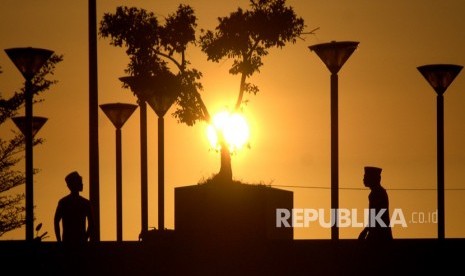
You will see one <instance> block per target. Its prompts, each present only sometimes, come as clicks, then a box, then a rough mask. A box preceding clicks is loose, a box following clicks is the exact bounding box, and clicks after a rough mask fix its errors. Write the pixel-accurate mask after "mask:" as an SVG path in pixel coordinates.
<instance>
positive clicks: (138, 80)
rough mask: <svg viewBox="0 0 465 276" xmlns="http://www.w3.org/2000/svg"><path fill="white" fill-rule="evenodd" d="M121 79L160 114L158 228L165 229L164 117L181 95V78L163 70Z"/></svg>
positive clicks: (140, 98)
mask: <svg viewBox="0 0 465 276" xmlns="http://www.w3.org/2000/svg"><path fill="white" fill-rule="evenodd" d="M120 79H122V80H123V81H124V82H125V83H126V84H128V85H129V86H130V87H131V89H132V91H133V92H134V93H135V94H136V95H137V96H138V97H139V100H144V101H146V102H147V103H148V104H149V105H150V107H151V108H152V109H153V110H154V111H155V113H156V114H157V116H158V229H160V230H164V229H165V196H164V195H165V183H164V182H165V169H164V167H165V150H164V118H163V117H164V116H165V114H166V112H167V111H168V109H169V108H170V107H171V105H173V103H174V102H175V101H176V99H177V97H178V95H179V91H180V87H179V80H178V79H177V77H176V76H175V75H173V74H172V73H170V72H163V73H160V74H159V75H156V76H135V77H124V78H120ZM145 137H146V136H145ZM144 229H146V228H143V230H144Z"/></svg>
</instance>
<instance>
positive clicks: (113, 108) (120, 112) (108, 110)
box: [100, 103, 137, 242]
mask: <svg viewBox="0 0 465 276" xmlns="http://www.w3.org/2000/svg"><path fill="white" fill-rule="evenodd" d="M100 108H101V109H102V111H103V113H105V115H107V117H108V119H110V121H111V122H112V123H113V125H114V126H115V128H116V241H118V242H121V241H123V181H122V171H123V166H122V150H121V128H122V127H123V125H124V123H125V122H126V121H127V120H128V119H129V117H130V116H131V115H132V113H133V112H134V110H136V108H137V105H135V104H125V103H108V104H101V105H100Z"/></svg>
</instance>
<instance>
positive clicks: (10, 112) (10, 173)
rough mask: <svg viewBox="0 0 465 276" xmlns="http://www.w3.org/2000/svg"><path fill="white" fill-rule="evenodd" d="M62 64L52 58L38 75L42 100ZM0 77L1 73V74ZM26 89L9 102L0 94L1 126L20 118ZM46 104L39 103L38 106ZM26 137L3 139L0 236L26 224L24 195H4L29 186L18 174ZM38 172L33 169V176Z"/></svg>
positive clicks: (37, 92) (34, 85) (35, 86)
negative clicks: (10, 120)
mask: <svg viewBox="0 0 465 276" xmlns="http://www.w3.org/2000/svg"><path fill="white" fill-rule="evenodd" d="M62 60H63V56H62V55H57V54H53V55H52V56H51V57H50V58H49V59H48V61H47V62H46V64H45V65H44V66H43V67H42V68H41V70H40V71H39V73H38V74H37V75H36V76H35V77H34V78H33V80H32V91H33V93H34V95H38V96H40V95H41V94H42V93H43V92H44V91H46V90H48V89H50V87H51V86H52V85H54V84H56V83H57V81H56V80H50V79H47V77H48V76H49V75H53V73H54V70H55V67H56V64H58V63H59V62H61V61H62ZM0 73H1V71H0ZM24 92H25V89H24V87H23V88H22V89H21V90H20V91H18V92H15V93H14V94H13V96H11V97H10V98H8V99H5V98H3V97H2V95H1V93H0V125H1V124H3V123H4V122H5V121H6V120H8V119H9V118H11V117H14V116H16V115H17V113H18V110H19V109H20V108H21V107H22V106H23V104H24ZM41 101H43V100H42V99H40V98H39V99H36V100H35V103H37V102H41ZM41 143H43V139H35V140H34V143H33V145H38V144H41ZM24 147H25V145H24V136H23V135H22V134H20V133H18V132H14V137H13V138H11V139H9V140H5V139H4V138H1V137H0V236H2V235H3V234H5V233H6V232H9V231H11V230H14V229H17V228H20V227H21V226H22V225H24V224H25V222H26V221H25V215H24V212H25V206H24V204H23V201H24V196H25V195H24V193H21V194H15V195H5V194H6V193H7V191H9V190H11V189H13V188H15V187H18V186H20V185H22V184H24V183H25V182H26V176H25V174H24V172H22V171H18V170H16V168H15V166H16V164H18V162H19V161H21V159H22V158H23V156H22V155H21V154H22V153H23V152H24ZM37 172H38V170H37V169H34V173H37Z"/></svg>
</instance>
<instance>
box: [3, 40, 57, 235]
mask: <svg viewBox="0 0 465 276" xmlns="http://www.w3.org/2000/svg"><path fill="white" fill-rule="evenodd" d="M5 52H6V54H7V55H8V57H9V58H10V59H11V61H12V62H13V63H14V64H15V65H16V67H17V68H18V70H19V71H20V72H21V74H22V75H23V77H24V78H25V80H26V84H25V91H24V98H25V115H26V116H25V118H24V128H23V129H24V132H23V133H24V139H25V144H26V146H25V149H26V241H33V239H34V187H33V170H34V168H33V151H32V145H33V141H32V139H33V117H32V116H33V115H32V113H33V112H32V98H33V93H34V91H33V90H32V89H33V84H32V79H33V78H34V76H35V75H36V74H37V73H38V72H39V70H40V68H42V66H43V65H44V64H45V63H46V62H47V60H48V59H49V58H50V56H51V55H52V54H53V51H50V50H46V49H40V48H32V47H26V48H10V49H6V50H5Z"/></svg>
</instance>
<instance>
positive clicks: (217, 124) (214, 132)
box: [207, 111, 250, 152]
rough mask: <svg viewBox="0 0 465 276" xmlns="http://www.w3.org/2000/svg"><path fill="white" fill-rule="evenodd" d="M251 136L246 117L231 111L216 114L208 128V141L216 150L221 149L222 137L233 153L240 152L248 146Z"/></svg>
mask: <svg viewBox="0 0 465 276" xmlns="http://www.w3.org/2000/svg"><path fill="white" fill-rule="evenodd" d="M249 135H250V132H249V125H248V124H247V121H246V119H245V118H244V116H242V115H241V114H239V113H230V112H229V111H222V112H219V113H217V114H215V116H213V119H212V123H211V124H210V125H208V127H207V137H208V141H209V142H210V145H211V146H212V147H213V148H214V149H216V150H219V149H221V138H222V137H223V138H224V141H225V142H226V144H227V145H228V147H229V150H230V151H231V152H234V151H236V150H239V149H241V148H242V147H243V146H244V145H246V143H247V140H248V139H249Z"/></svg>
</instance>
